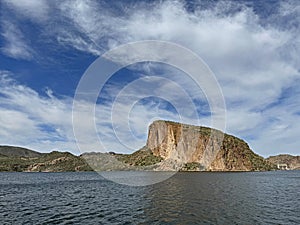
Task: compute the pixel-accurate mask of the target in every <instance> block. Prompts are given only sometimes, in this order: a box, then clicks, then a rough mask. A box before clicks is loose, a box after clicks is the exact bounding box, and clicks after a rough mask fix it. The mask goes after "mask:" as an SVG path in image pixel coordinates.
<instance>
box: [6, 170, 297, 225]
mask: <svg viewBox="0 0 300 225" xmlns="http://www.w3.org/2000/svg"><path fill="white" fill-rule="evenodd" d="M108 173H111V174H113V175H118V174H121V175H122V176H123V177H124V174H125V177H126V173H128V175H130V177H135V176H136V177H141V176H143V175H144V174H147V173H148V172H108ZM299 215H300V171H274V172H240V173H230V172H226V173H222V172H181V173H177V174H176V175H174V176H172V177H171V178H169V179H167V180H165V181H163V182H160V183H157V184H154V185H148V186H127V185H121V184H118V183H115V182H112V181H110V180H107V179H104V178H103V177H102V176H100V175H99V174H97V173H93V172H78V173H75V172H73V173H72V172H71V173H0V221H1V222H0V223H1V224H300V218H299Z"/></svg>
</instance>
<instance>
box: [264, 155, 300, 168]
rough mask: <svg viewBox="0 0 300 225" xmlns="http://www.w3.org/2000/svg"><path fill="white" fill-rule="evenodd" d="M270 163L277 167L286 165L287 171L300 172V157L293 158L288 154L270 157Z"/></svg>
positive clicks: (268, 159)
mask: <svg viewBox="0 0 300 225" xmlns="http://www.w3.org/2000/svg"><path fill="white" fill-rule="evenodd" d="M266 160H267V161H268V162H270V163H272V164H274V165H275V166H276V167H277V165H280V164H281V165H282V164H286V165H287V169H290V170H300V156H293V155H288V154H282V155H276V156H270V157H268V158H267V159H266Z"/></svg>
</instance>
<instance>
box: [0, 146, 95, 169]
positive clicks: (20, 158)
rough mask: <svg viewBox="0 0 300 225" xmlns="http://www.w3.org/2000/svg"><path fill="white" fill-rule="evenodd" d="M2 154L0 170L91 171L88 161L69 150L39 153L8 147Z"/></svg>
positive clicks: (0, 156)
mask: <svg viewBox="0 0 300 225" xmlns="http://www.w3.org/2000/svg"><path fill="white" fill-rule="evenodd" d="M4 149H5V150H3V153H4V154H3V153H2V152H1V155H0V171H2V172H4V171H7V172H64V171H91V170H92V169H91V167H90V166H89V165H88V164H87V163H86V161H85V160H84V159H82V158H80V157H78V156H75V155H72V154H71V153H69V152H57V151H54V152H51V153H39V152H35V151H32V150H28V149H23V148H19V147H6V148H4Z"/></svg>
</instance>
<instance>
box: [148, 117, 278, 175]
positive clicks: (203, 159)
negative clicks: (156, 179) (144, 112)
mask: <svg viewBox="0 0 300 225" xmlns="http://www.w3.org/2000/svg"><path fill="white" fill-rule="evenodd" d="M147 147H148V148H149V149H150V150H151V151H152V152H153V154H154V155H155V156H159V157H162V158H163V159H164V160H163V161H162V162H161V163H160V165H159V166H158V168H157V170H174V169H175V170H176V169H178V168H181V170H206V171H207V170H208V171H255V170H270V169H272V168H274V166H273V165H271V164H270V163H268V162H267V161H265V160H264V159H263V158H262V157H261V156H258V155H257V154H255V153H254V152H253V151H252V150H251V149H250V148H249V146H248V144H247V143H246V142H245V141H243V140H241V139H239V138H236V137H234V136H232V135H228V134H224V133H222V132H221V131H218V130H215V129H211V128H207V127H200V126H192V125H187V124H180V123H175V122H170V121H155V122H153V123H152V124H151V125H150V127H149V132H148V140H147ZM196 165H198V168H197V166H196Z"/></svg>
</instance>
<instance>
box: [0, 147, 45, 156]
mask: <svg viewBox="0 0 300 225" xmlns="http://www.w3.org/2000/svg"><path fill="white" fill-rule="evenodd" d="M1 155H2V156H7V157H27V158H36V157H41V156H42V155H43V153H40V152H36V151H33V150H29V149H27V148H21V147H14V146H0V156H1Z"/></svg>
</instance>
